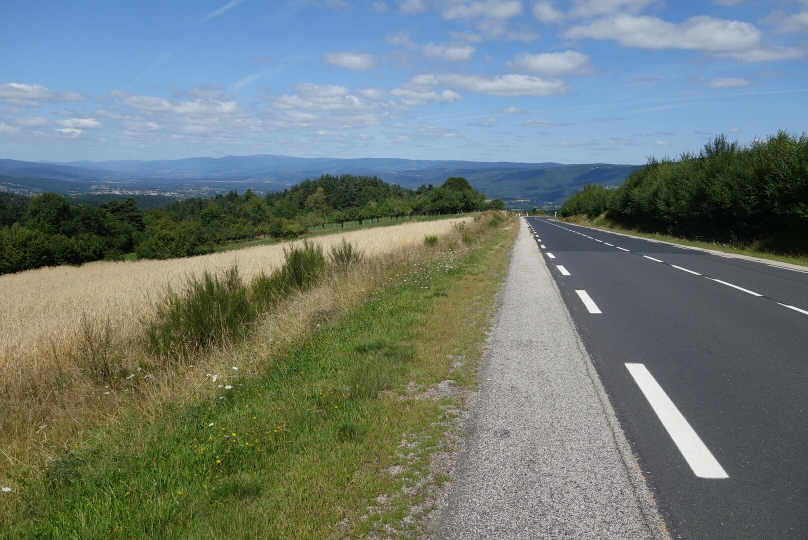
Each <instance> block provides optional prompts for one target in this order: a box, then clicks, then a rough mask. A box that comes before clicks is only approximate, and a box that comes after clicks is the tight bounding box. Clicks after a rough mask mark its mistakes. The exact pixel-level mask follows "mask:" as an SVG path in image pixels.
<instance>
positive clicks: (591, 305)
mask: <svg viewBox="0 0 808 540" xmlns="http://www.w3.org/2000/svg"><path fill="white" fill-rule="evenodd" d="M575 292H576V293H577V294H578V296H579V297H580V298H581V301H582V302H583V303H584V305H585V306H586V309H588V310H589V313H596V314H597V313H603V312H602V311H601V310H600V309H598V306H597V304H595V302H594V301H593V300H592V299H591V298H590V297H589V295H588V294H587V293H586V291H575Z"/></svg>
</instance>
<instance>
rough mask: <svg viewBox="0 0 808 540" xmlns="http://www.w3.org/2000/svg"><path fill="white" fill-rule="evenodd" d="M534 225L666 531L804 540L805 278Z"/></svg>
mask: <svg viewBox="0 0 808 540" xmlns="http://www.w3.org/2000/svg"><path fill="white" fill-rule="evenodd" d="M528 223H529V225H530V226H531V227H532V229H533V232H534V233H535V234H534V237H535V241H536V243H537V245H538V246H539V248H540V250H541V252H542V253H543V255H544V257H545V261H546V262H547V265H548V267H549V268H550V269H551V272H552V275H553V277H554V279H555V280H556V283H557V285H558V288H559V289H560V291H561V293H562V297H563V299H564V302H565V303H566V305H567V307H568V309H569V311H570V314H571V315H572V318H573V320H574V321H575V323H576V325H577V327H578V330H579V332H580V335H581V338H582V340H583V342H584V344H585V346H586V349H587V351H588V353H589V354H590V356H591V358H592V361H593V363H594V365H595V368H596V370H597V372H598V374H599V375H600V378H601V381H602V383H603V385H604V387H605V389H606V392H607V394H608V396H609V400H610V401H611V404H612V406H613V407H614V409H615V412H616V415H617V418H618V419H619V422H620V425H621V426H622V428H623V430H624V432H625V433H626V436H627V438H628V440H629V443H630V444H631V448H632V450H633V452H634V453H635V455H636V456H637V458H638V460H639V463H640V466H641V468H642V470H643V473H644V475H645V479H646V482H647V484H648V485H649V487H650V488H651V489H652V491H653V492H654V494H655V498H656V502H657V505H658V507H659V509H660V511H661V513H662V515H663V517H664V519H665V521H666V523H667V525H668V529H669V531H670V532H671V535H672V536H673V537H674V538H676V537H681V538H711V539H717V538H733V539H734V538H808V415H807V414H806V413H808V272H805V271H802V272H801V271H798V270H793V269H786V268H778V267H774V266H770V265H768V264H765V263H760V262H752V261H748V260H741V259H737V258H729V257H720V256H715V255H712V254H708V253H705V252H702V251H697V250H693V249H687V248H684V247H677V246H673V245H670V244H666V243H659V242H652V241H648V240H644V239H640V238H633V237H627V236H624V235H618V234H612V233H607V232H602V231H597V230H593V229H589V228H585V227H579V226H575V225H570V224H566V223H563V222H558V221H555V220H550V219H543V218H528ZM772 264H775V265H776V263H772ZM542 271H543V270H542Z"/></svg>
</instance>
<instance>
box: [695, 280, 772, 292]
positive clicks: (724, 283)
mask: <svg viewBox="0 0 808 540" xmlns="http://www.w3.org/2000/svg"><path fill="white" fill-rule="evenodd" d="M704 277H707V276H704ZM707 279H710V280H712V281H716V282H718V283H720V284H722V285H726V286H727V287H732V288H733V289H738V290H739V291H743V292H745V293H747V294H751V295H752V296H763V295H762V294H758V293H756V292H754V291H750V290H749V289H744V288H743V287H738V286H737V285H733V284H732V283H727V282H726V281H721V280H720V279H715V278H711V277H708V278H707Z"/></svg>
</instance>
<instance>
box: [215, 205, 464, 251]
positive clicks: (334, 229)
mask: <svg viewBox="0 0 808 540" xmlns="http://www.w3.org/2000/svg"><path fill="white" fill-rule="evenodd" d="M468 215H469V214H464V215H459V214H455V215H438V216H412V217H411V218H399V219H394V218H390V217H383V218H379V221H378V222H376V221H372V220H369V219H366V220H364V221H363V223H362V225H360V224H359V222H358V221H346V222H345V223H343V225H342V226H340V224H339V223H328V224H326V225H325V227H323V226H322V225H318V226H315V227H309V229H308V231H307V234H308V237H309V238H313V237H318V236H324V235H331V234H341V233H346V232H353V231H365V230H369V229H376V228H378V227H394V226H396V225H402V224H404V223H428V222H430V221H441V220H446V219H458V218H464V217H467V216H468ZM283 242H286V240H279V239H277V238H271V237H267V238H259V239H257V240H248V241H243V242H232V243H229V244H225V245H221V246H216V248H215V251H216V252H217V253H218V252H227V251H234V250H238V249H244V248H248V247H254V246H271V245H275V244H280V243H283Z"/></svg>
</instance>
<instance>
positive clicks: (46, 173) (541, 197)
mask: <svg viewBox="0 0 808 540" xmlns="http://www.w3.org/2000/svg"><path fill="white" fill-rule="evenodd" d="M637 168H638V167H637V166H636V165H609V164H602V163H595V164H582V165H562V164H559V163H513V162H476V161H430V160H409V159H387V158H363V159H333V158H295V157H288V156H275V155H256V156H226V157H222V158H188V159H176V160H159V161H133V160H123V161H75V162H70V163H48V162H28V161H16V160H11V159H0V190H5V191H14V192H18V193H40V192H43V191H52V192H56V193H62V194H86V193H98V194H100V193H116V194H121V195H138V194H140V195H143V194H150V195H170V196H176V197H192V196H204V197H206V196H211V195H213V194H215V193H224V192H227V191H230V190H236V191H239V192H244V191H246V190H247V189H252V190H253V191H254V192H256V193H267V192H271V191H278V190H283V189H285V188H287V187H290V186H292V185H294V184H297V183H299V182H301V181H303V180H305V179H307V178H310V179H314V178H319V177H320V176H321V175H323V174H332V175H340V174H356V175H371V176H378V177H379V178H381V179H383V180H384V181H386V182H389V183H393V184H400V185H402V186H404V187H409V188H415V187H418V186H420V185H421V184H434V185H439V184H442V183H443V181H444V180H446V178H448V177H450V176H464V177H465V178H467V179H468V180H469V182H470V183H471V185H472V186H474V187H475V188H476V189H478V190H480V191H482V192H483V193H485V194H486V195H487V196H488V197H490V198H500V199H503V200H504V201H506V202H507V203H508V204H509V206H516V207H525V206H540V207H542V206H544V207H553V206H558V205H560V204H561V203H562V202H563V201H564V200H566V199H567V198H568V197H569V196H570V195H572V194H573V193H575V192H576V191H579V190H580V189H581V187H582V186H583V185H584V184H588V183H598V184H603V185H606V186H618V185H620V184H621V183H622V182H623V180H625V178H626V177H627V176H628V174H629V173H630V172H631V171H633V170H635V169H637Z"/></svg>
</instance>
